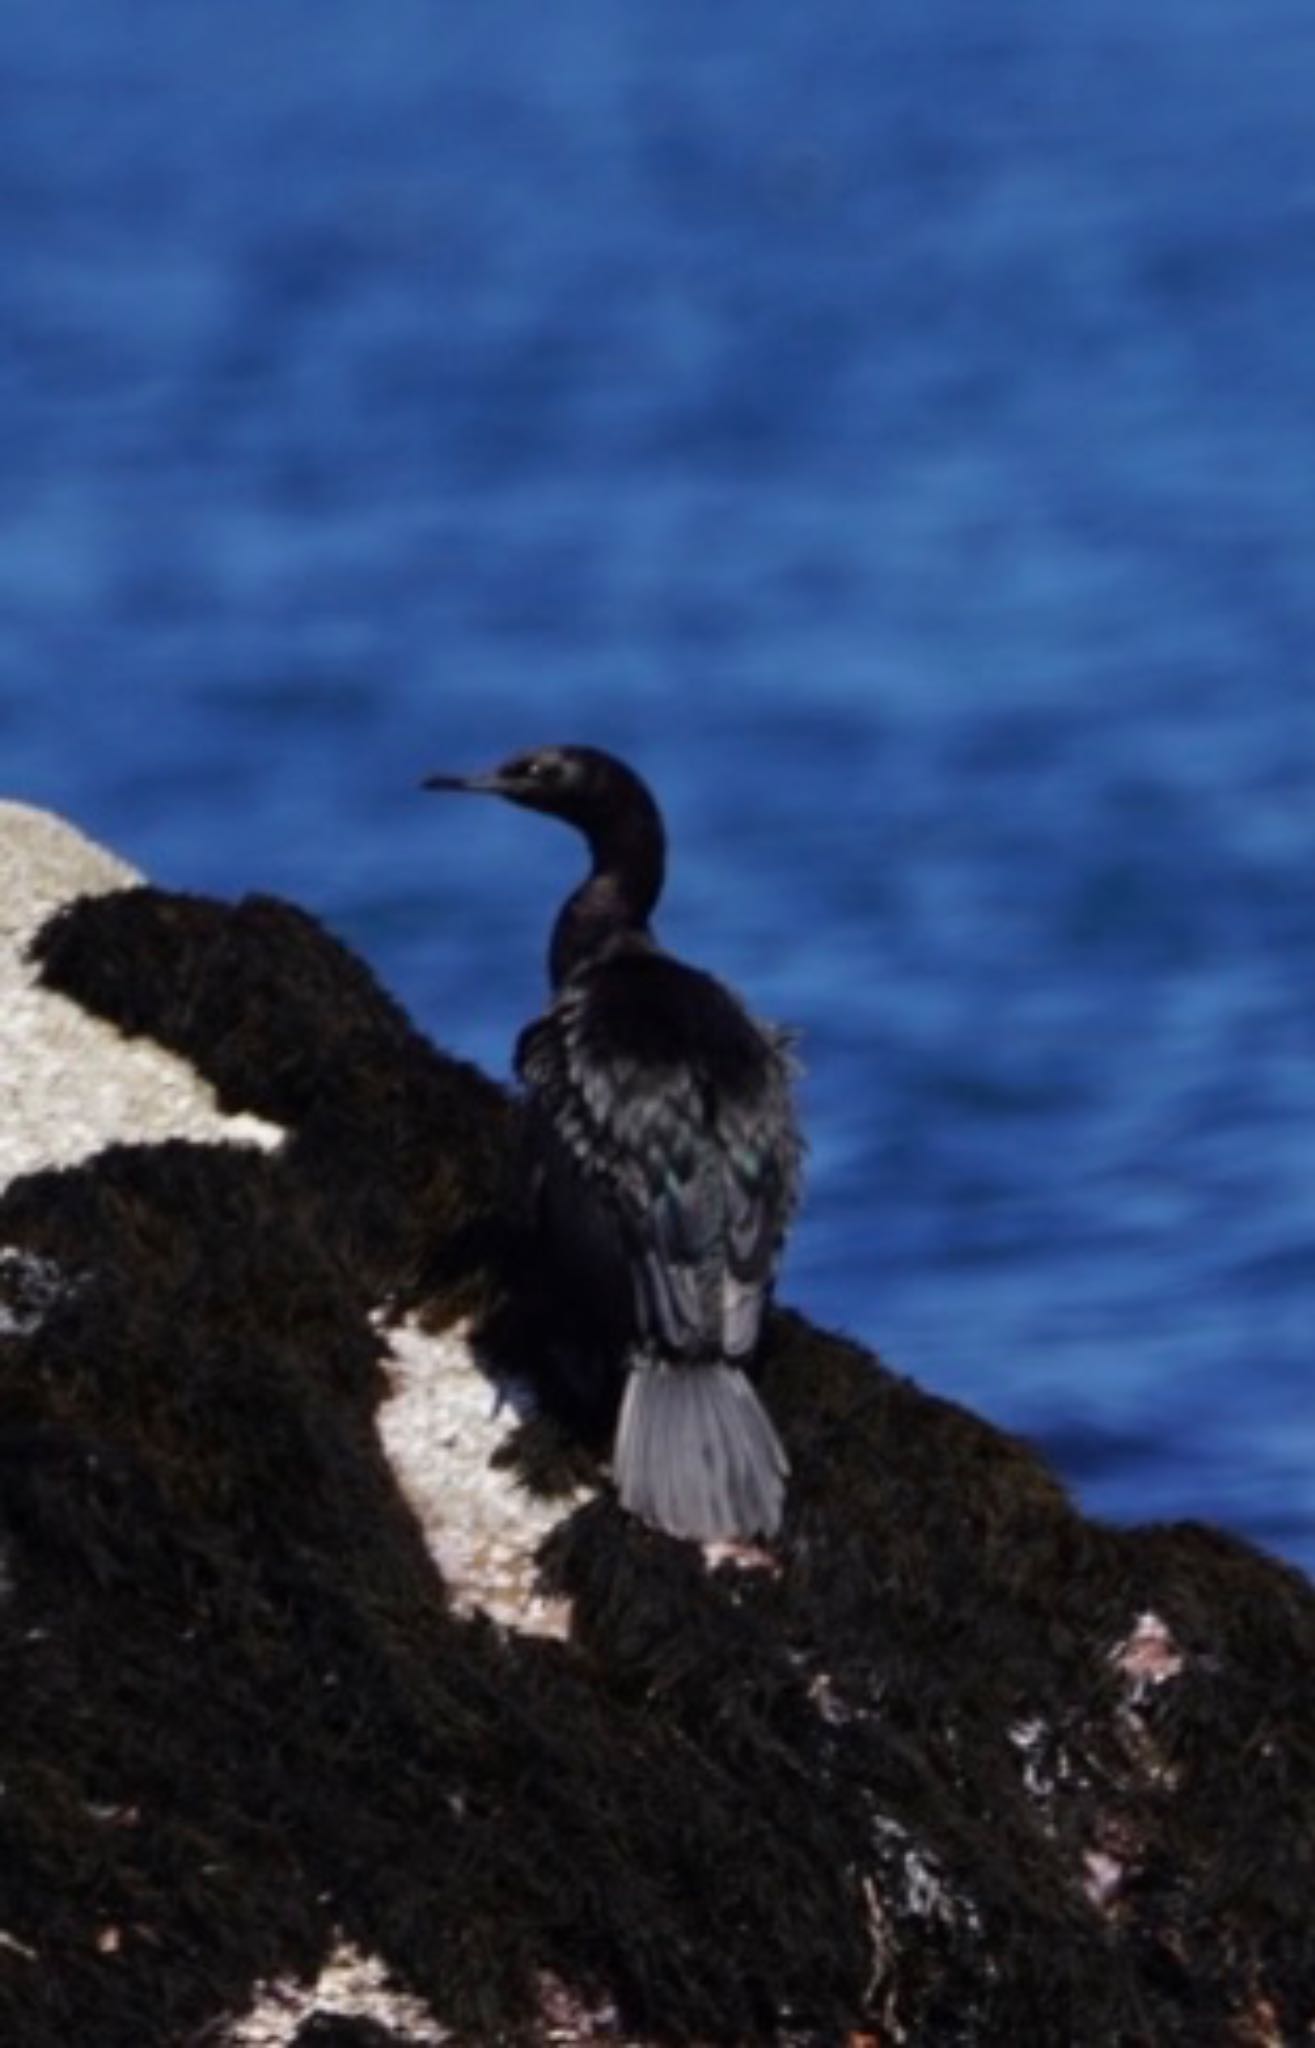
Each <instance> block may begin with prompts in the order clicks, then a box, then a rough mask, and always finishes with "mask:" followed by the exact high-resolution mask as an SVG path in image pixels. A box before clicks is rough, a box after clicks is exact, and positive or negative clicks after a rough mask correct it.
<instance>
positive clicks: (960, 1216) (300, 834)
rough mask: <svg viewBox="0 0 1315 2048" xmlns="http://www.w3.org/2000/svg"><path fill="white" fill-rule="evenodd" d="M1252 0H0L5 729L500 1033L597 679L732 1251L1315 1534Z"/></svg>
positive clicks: (1287, 781) (1304, 1101)
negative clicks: (799, 1097) (726, 1096)
mask: <svg viewBox="0 0 1315 2048" xmlns="http://www.w3.org/2000/svg"><path fill="white" fill-rule="evenodd" d="M1313 101H1315V14H1312V12H1311V9H1310V7H1309V0H1252V4H1251V5H1250V6H1248V7H1247V8H1246V9H1242V8H1240V7H1238V6H1236V5H1225V4H1222V0H1163V4H1161V5H1160V6H1159V7H1157V8H1154V9H1148V8H1146V7H1145V6H1144V5H1143V4H1140V0H1139V4H1136V5H1133V4H1131V0H1102V5H1101V7H1100V8H1090V7H1087V6H1084V5H1081V4H1079V0H1050V4H1049V5H1047V6H1045V7H1039V6H1018V7H1005V8H1000V9H990V10H987V9H983V8H982V7H981V6H980V5H978V4H977V0H917V4H916V5H915V4H913V0H888V4H883V5H882V6H880V7H874V6H872V5H870V4H867V0H864V4H859V0H817V4H815V5H813V6H812V7H810V8H807V9H800V8H797V7H787V6H784V5H781V4H779V0H755V4H754V5H752V6H750V5H748V4H746V0H722V4H720V5H718V6H717V7H715V8H708V7H706V6H702V5H699V6H695V5H692V4H690V0H663V4H662V5H660V6H659V5H656V4H654V0H628V4H627V5H626V6H625V7H618V6H616V5H615V4H614V0H562V4H561V5H559V6H556V7H553V8H550V9H549V8H542V7H537V6H534V5H532V4H531V0H479V5H478V6H476V5H474V4H469V0H459V4H453V5H450V6H446V7H443V8H438V7H436V6H434V5H433V4H432V0H386V4H384V5H380V4H379V0H315V4H314V5H312V4H310V0H279V5H278V6H277V7H273V8H271V7H269V6H268V5H266V4H263V0H262V4H261V5H256V4H254V0H226V4H225V5H224V7H222V8H208V9H198V8H188V7H179V6H178V5H177V0H133V4H132V5H128V4H127V0H118V4H113V0H108V4H102V5H99V6H91V5H85V4H84V5H79V4H77V0H42V4H40V5H37V4H35V0H11V4H10V5H9V6H8V7H7V8H6V9H5V11H4V14H3V16H2V17H0V221H2V222H3V231H4V249H5V262H4V264H3V266H0V307H2V317H0V455H2V460H0V505H2V507H3V514H2V517H3V526H2V531H3V547H2V548H0V738H2V740H3V748H4V761H5V788H6V793H8V794H12V795H14V796H18V797H22V798H24V799H27V800H29V801H33V802H37V803H44V804H49V805H52V806H54V807H55V808H57V809H58V810H60V811H62V812H63V813H65V814H66V815H67V816H69V817H70V818H72V819H74V820H75V821H77V822H79V823H80V824H81V825H82V826H83V827H84V828H86V829H87V830H89V831H90V832H92V833H93V834H95V835H98V836H100V837H101V838H103V839H104V840H106V841H107V842H109V843H110V844H112V845H113V846H115V847H116V848H118V849H119V850H120V851H122V852H123V853H124V854H126V855H128V856H129V857H130V858H132V859H135V860H136V861H138V862H139V863H140V864H141V865H142V866H143V867H144V868H145V869H146V870H147V871H149V873H150V874H151V875H152V876H153V877H154V878H156V879H157V880H159V881H160V882H162V883H165V884H168V885H171V886H175V887H182V888H195V889H201V890H212V891H217V892H220V893H223V894H227V895H236V894H239V893H241V892H243V891H245V890H249V889H270V890H275V891H279V892H282V893H285V894H287V895H289V896H292V897H294V898H296V899H297V900H299V901H300V902H302V903H304V904H306V905H307V906H308V907H310V908H312V909H314V910H315V911H317V912H318V913H319V914H321V915H322V916H323V917H324V918H325V919H326V920H327V921H328V923H329V924H330V925H331V926H332V927H333V928H334V929H336V930H337V931H338V932H339V933H341V934H342V935H343V936H344V937H345V938H347V939H348V940H349V941H351V942H352V943H353V944H354V945H356V946H357V947H359V948H360V949H361V950H362V951H363V952H364V953H365V954H366V955H367V956H368V958H369V959H370V960H371V961H372V962H373V964H374V966H375V968H376V969H377V971H378V972H379V974H380V975H381V976H382V977H383V979H384V980H385V981H386V982H387V983H388V984H389V985H390V986H391V987H392V988H393V989H395V990H396V991H397V992H398V993H399V994H400V996H401V997H402V998H403V1000H404V1001H405V1002H406V1003H407V1005H408V1006H409V1007H410V1008H411V1010H412V1011H413V1013H414V1014H415V1015H416V1016H417V1018H418V1019H419V1020H420V1021H421V1022H422V1023H423V1024H424V1026H425V1027H426V1028H427V1029H429V1030H430V1031H431V1032H432V1033H433V1035H434V1036H435V1037H437V1038H438V1039H439V1040H440V1041H441V1042H442V1043H444V1044H445V1045H448V1046H450V1047H452V1048H454V1049H456V1050H458V1051H460V1052H462V1053H463V1054H466V1055H468V1056H471V1057H474V1058H476V1059H479V1060H480V1061H482V1062H484V1063H485V1064H486V1065H488V1066H489V1067H491V1068H493V1069H494V1070H496V1071H499V1072H504V1073H505V1071H506V1070H507V1065H508V1057H509V1049H510V1046H511V1043H512V1040H513V1037H514V1034H515V1032H516V1030H517V1028H518V1026H519V1025H520V1023H521V1022H522V1021H523V1020H524V1019H525V1018H526V1017H527V1016H528V1015H530V1014H531V1013H532V1012H533V1010H534V1009H535V1007H536V1005H537V1004H538V1002H539V1000H540V997H541V990H542V949H543V944H544V938H545V934H546V930H547V925H548V921H549V918H550V915H551V912H552V909H553V907H554V906H555V902H556V900H557V898H558V896H559V894H560V893H561V892H562V890H563V889H564V888H565V887H566V886H567V885H568V884H569V882H570V881H571V879H572V878H573V876H574V874H575V872H576V869H577V863H578V853H577V850H576V848H575V846H574V845H573V843H572V841H571V839H570V837H569V835H567V834H565V833H562V832H560V831H557V830H555V829H554V828H553V827H552V826H550V825H549V824H546V823H544V822H543V821H540V820H537V819H534V818H530V817H526V816H523V815H521V814H518V813H514V812H510V811H504V810H501V809H500V808H499V807H496V806H487V807H482V806H478V805H474V804H469V805H464V806H458V805H455V804H440V803H437V802H435V800H433V799H432V798H424V797H421V796H420V795H419V794H418V793H417V792H416V789H415V783H416V781H417V779H418V777H419V775H420V774H421V773H422V772H423V771H425V770H429V769H434V768H438V767H456V768H462V767H468V766H475V765H482V764H484V763H485V762H487V761H488V760H490V759H492V758H496V757H497V756H499V755H501V754H502V753H504V752H507V751H510V750H511V749H512V748H515V747H518V746H520V745H522V744H525V743H528V742H533V741H538V740H542V739H551V738H574V739H589V740H593V741H595V742H598V743H601V744H604V745H609V746H613V747H615V748H617V749H619V750H620V751H622V752H624V753H626V754H628V755H630V756H631V757H632V758H633V759H634V760H635V761H636V763H637V764H638V765H640V766H641V767H642V768H643V769H644V770H645V771H646V772H647V773H648V775H649V776H650V778H651V780H652V781H653V783H654V784H655V786H656V787H657V789H658V790H659V792H660V794H661V796H662V798H663V800H664V803H665V805H666V808H667V810H668V814H669V818H670V823H671V826H672V832H673V838H674V846H675V853H674V859H673V863H672V874H671V882H670V889H669V897H668V903H667V908H666V911H665V916H664V920H663V925H662V929H663V932H664V936H666V937H667V938H668V940H669V941H671V942H672V943H674V944H675V945H677V946H678V947H680V948H681V949H683V950H686V951H688V952H689V953H690V954H692V955H694V956H695V957H697V958H699V959H700V960H702V961H704V962H706V963H707V964H708V965H710V966H713V967H714V968H716V969H717V970H718V971H720V972H722V973H723V974H725V975H726V976H727V977H728V978H730V979H731V980H733V981H735V982H736V983H738V984H739V985H740V986H741V987H742V988H743V989H744V990H745V991H746V992H747V993H748V994H749V995H750V997H751V998H752V1000H753V1002H754V1004H755V1005H756V1006H757V1007H758V1009H759V1010H760V1011H761V1012H762V1013H764V1014H767V1015H771V1016H775V1017H779V1018H782V1019H786V1020H789V1021H790V1022H791V1023H793V1024H795V1025H796V1026H798V1028H799V1029H800V1031H801V1033H802V1043H803V1051H804V1056H805V1059H806V1062H807V1069H808V1072H807V1080H806V1084H805V1097H806V1113H807V1118H808V1124H809V1128H810V1132H811V1138H812V1154H811V1176H810V1193H809V1200H808V1206H807V1210H806V1212H805V1214H804V1216H803V1218H802V1220H801V1222H800V1225H799V1228H798V1231H797V1235H796V1238H795V1242H794V1245H793V1248H792V1252H791V1256H790V1262H789V1267H788V1273H787V1276H786V1284H785V1292H786V1294H787V1295H788V1297H789V1298H791V1299H792V1300H794V1301H795V1302H797V1303H798V1304H799V1305H800V1306H801V1307H802V1308H804V1309H805V1310H806V1311H807V1312H809V1313H810V1314H812V1315H814V1316H816V1317H817V1318H819V1319H820V1320H822V1321H823V1322H826V1323H830V1324H834V1325H837V1326H840V1327H843V1328H846V1329H848V1330H850V1331H852V1332H853V1333H855V1334H856V1335H857V1336H859V1337H861V1338H862V1339H863V1340H864V1341H866V1342H868V1343H871V1344H873V1345H875V1346H877V1347H879V1348H880V1349H881V1350H882V1352H883V1353H884V1355H885V1356H886V1357H887V1359H888V1360H889V1361H890V1362H891V1363H892V1364H894V1365H896V1366H898V1367H900V1368H902V1369H904V1370H906V1371H908V1372H910V1373H912V1374H914V1375H916V1376H917V1377H918V1378H919V1379H920V1380H921V1381H922V1382H923V1383H924V1384H926V1385H927V1386H929V1387H932V1388H935V1389H937V1390H939V1391H941V1392H943V1393H946V1394H949V1395H952V1396H954V1397H956V1398H960V1399H963V1400H965V1401H968V1402H970V1403H971V1404H973V1405H974V1406H975V1407H977V1408H979V1409H980V1410H982V1411H983V1412H984V1413H987V1414H989V1415H990V1416H992V1417H994V1418H995V1419H997V1420H998V1421H1000V1422H1001V1423H1003V1424H1005V1425H1007V1426H1008V1427H1010V1428H1012V1429H1015V1430H1017V1431H1020V1432H1022V1433H1024V1434H1026V1435H1028V1436H1030V1437H1032V1438H1034V1439H1036V1440H1037V1441H1038V1442H1040V1443H1041V1444H1042V1445H1043V1446H1044V1447H1045V1448H1046V1449H1047V1450H1048V1452H1049V1453H1050V1454H1051V1455H1052V1456H1053V1457H1054V1458H1055V1459H1056V1460H1057V1462H1058V1464H1059V1466H1060V1468H1061V1470H1062V1471H1063V1472H1064V1473H1065V1474H1066V1475H1067V1477H1068V1478H1069V1479H1070V1480H1071V1481H1072V1483H1073V1484H1074V1486H1075V1487H1076V1489H1077V1490H1078V1492H1079V1493H1080V1495H1081V1498H1082V1499H1083V1500H1084V1502H1085V1503H1086V1504H1087V1505H1088V1506H1089V1507H1090V1508H1092V1509H1093V1510H1095V1511H1098V1512H1101V1513H1105V1514H1109V1515H1112V1516H1116V1517H1120V1518H1137V1519H1140V1518H1146V1517H1160V1516H1180V1515H1192V1516H1203V1517H1209V1518H1214V1519H1217V1520H1219V1521H1221V1522H1223V1523H1224V1524H1226V1525H1227V1526H1229V1527H1231V1528H1234V1529H1237V1530H1239V1531H1241V1532H1243V1533H1245V1534H1247V1535H1249V1536H1251V1537H1253V1538H1255V1539H1257V1540H1259V1541H1261V1542H1263V1543H1266V1544H1268V1545H1271V1546H1272V1547H1274V1548H1276V1549H1278V1550H1279V1551H1281V1552H1282V1553H1284V1554H1286V1555H1288V1556H1290V1557H1292V1558H1295V1559H1297V1560H1299V1561H1301V1562H1303V1563H1305V1564H1306V1565H1307V1566H1310V1565H1311V1564H1312V1563H1313V1562H1315V1475H1313V1472H1312V1465H1313V1457H1315V1420H1313V1417H1312V1399H1311V1375H1312V1357H1311V1352H1312V1341H1313V1331H1315V965H1313V962H1315V890H1313V888H1312V878H1313V877H1315V692H1313V680H1312V647H1313V646H1315V578H1312V576H1311V573H1310V568H1311V562H1312V559H1313V558H1315V351H1313V350H1312V345H1311V337H1312V334H1313V333H1315V260H1313V259H1315V129H1313V128H1312V124H1311V121H1310V115H1309V109H1310V106H1311V104H1312V102H1313Z"/></svg>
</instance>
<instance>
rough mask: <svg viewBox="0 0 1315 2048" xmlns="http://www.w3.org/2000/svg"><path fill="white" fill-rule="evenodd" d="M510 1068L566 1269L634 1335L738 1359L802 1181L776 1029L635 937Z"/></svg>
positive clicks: (675, 1354) (548, 1021)
mask: <svg viewBox="0 0 1315 2048" xmlns="http://www.w3.org/2000/svg"><path fill="white" fill-rule="evenodd" d="M517 1069H518V1072H519V1073H520V1075H521V1077H522V1079H523V1080H524V1082H525V1084H526V1087H527V1091H528V1095H529V1106H530V1125H531V1134H532V1137H531V1142H532V1145H533V1147H534V1150H535V1154H536V1165H537V1170H538V1172H539V1175H540V1178H541V1181H542V1184H543V1187H544V1190H545V1196H546V1204H547V1210H548V1224H549V1229H550V1232H551V1234H552V1235H553V1237H554V1238H555V1239H556V1240H557V1243H558V1248H559V1249H560V1251H561V1253H562V1255H563V1256H564V1257H565V1258H566V1260H567V1262H568V1264H569V1265H570V1266H572V1267H573V1268H575V1269H580V1268H586V1269H589V1271H590V1272H591V1273H592V1278H593V1280H594V1283H595V1284H596V1285H598V1286H599V1288H600V1299H602V1300H609V1299H610V1300H613V1301H615V1299H616V1298H617V1296H618V1295H619V1294H622V1293H623V1294H624V1295H625V1297H626V1299H627V1300H628V1303H629V1307H630V1313H631V1316H632V1320H633V1325H634V1330H633V1334H634V1336H635V1338H636V1339H637V1340H638V1342H639V1343H640V1344H641V1345H647V1346H653V1347H656V1348H657V1350H658V1351H659V1352H660V1353H661V1354H662V1355H664V1356H666V1357H668V1358H671V1359H673V1360H682V1361H694V1360H708V1359H712V1358H717V1357H721V1358H727V1359H732V1360H734V1359H742V1358H744V1357H746V1356H747V1355H748V1354H749V1353H750V1352H751V1351H752V1350H753V1348H754V1345H755V1343H756V1342H757V1337H758V1331H759V1326H760V1323H761V1318H762V1311H763V1307H764V1304H765V1301H766V1298H767V1294H768V1291H769V1289H770V1286H771V1280H772V1275H773V1272H774V1269H775V1264H776V1259H777V1255H778V1253H779V1249H780V1245H781V1241H782V1239H783V1237H784V1234H785V1228H786V1224H787V1222H788V1220H789V1216H790V1212H791V1209H792V1208H793V1205H794V1201H795V1197H796V1192H797V1186H798V1170H799V1157H800V1140H799V1136H798V1130H797V1125H796V1122H795V1117H794V1111H793V1106H792V1103H791V1093H790V1060H789V1055H788V1053H787V1050H786V1045H785V1040H784V1038H783V1036H782V1035H781V1034H780V1033H777V1032H774V1031H772V1030H771V1029H770V1028H769V1027H765V1026H763V1025H760V1024H757V1023H755V1022H754V1021H753V1019H751V1018H750V1017H749V1016H748V1014H747V1013H746V1011H745V1010H744V1009H743V1007H742V1006H741V1004H740V1003H739V1002H738V1001H737V1000H736V998H735V997H734V996H733V995H732V994H731V993H730V992H729V990H727V989H725V988H723V987H722V985H721V984H720V983H719V982H717V981H716V980H714V979H713V978H712V976H710V975H707V974H704V973H702V972H701V971H700V970H699V969H697V968H693V967H689V966H686V965H685V964H684V963H683V962H681V961H678V960H675V959H673V958H672V957H671V956H670V955H669V954H666V953H663V952H661V951H660V950H659V949H658V948H656V947H655V946H653V945H652V944H651V942H643V943H633V944H629V945H623V946H619V947H617V948H615V949H613V950H612V951H611V952H609V953H608V954H606V955H605V956H604V957H602V958H600V959H599V960H598V961H597V962H595V963H593V964H591V965H590V966H589V967H588V968H587V969H586V970H584V971H583V972H581V973H580V974H578V975H576V976H574V977H573V978H572V979H571V980H570V981H569V982H568V983H567V984H566V985H565V987H564V988H563V989H561V990H560V991H559V992H558V994H557V995H556V997H555V999H554V1001H553V1004H552V1006H551V1008H550V1009H549V1011H548V1012H547V1014H546V1015H545V1016H544V1017H543V1018H541V1019H539V1020H538V1021H537V1022H536V1023H534V1024H532V1025H531V1026H530V1027H529V1028H528V1029H527V1030H526V1031H525V1032H524V1033H523V1034H522V1037H521V1041H520V1044H519V1046H518V1048H517ZM609 1264H610V1266H611V1268H612V1272H611V1275H610V1278H611V1280H612V1282H613V1283H614V1284H613V1286H612V1288H611V1289H610V1290H609V1287H608V1284H607V1282H608V1278H609V1275H608V1274H607V1273H606V1272H605V1271H604V1267H605V1266H606V1265H609ZM622 1267H623V1268H624V1276H625V1279H624V1287H623V1285H622V1282H621V1277H620V1273H619V1271H618V1270H617V1269H618V1268H622ZM577 1277H579V1278H584V1277H585V1274H584V1273H578V1275H577Z"/></svg>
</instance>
